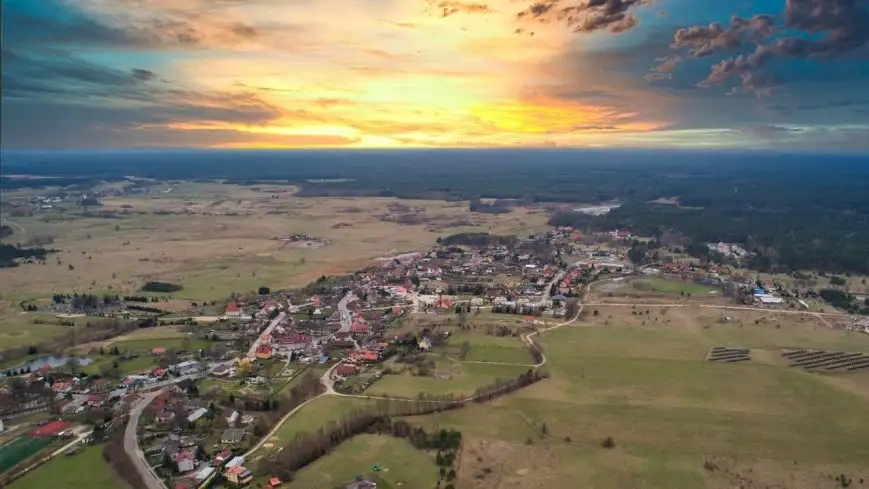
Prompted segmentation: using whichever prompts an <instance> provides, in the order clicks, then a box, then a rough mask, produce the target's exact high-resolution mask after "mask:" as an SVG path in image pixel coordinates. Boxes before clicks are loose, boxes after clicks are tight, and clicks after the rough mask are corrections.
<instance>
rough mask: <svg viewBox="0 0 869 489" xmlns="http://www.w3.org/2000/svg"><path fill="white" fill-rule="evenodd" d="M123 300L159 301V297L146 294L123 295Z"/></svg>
mask: <svg viewBox="0 0 869 489" xmlns="http://www.w3.org/2000/svg"><path fill="white" fill-rule="evenodd" d="M124 302H160V298H159V297H148V296H146V295H125V296H124Z"/></svg>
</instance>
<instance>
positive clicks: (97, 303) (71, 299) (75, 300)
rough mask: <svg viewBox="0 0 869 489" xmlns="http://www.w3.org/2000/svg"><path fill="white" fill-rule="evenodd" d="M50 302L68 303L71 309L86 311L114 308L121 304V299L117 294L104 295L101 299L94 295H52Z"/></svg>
mask: <svg viewBox="0 0 869 489" xmlns="http://www.w3.org/2000/svg"><path fill="white" fill-rule="evenodd" d="M51 301H52V302H53V303H55V304H66V303H69V304H70V305H71V306H72V308H73V309H75V310H77V311H80V310H87V309H98V308H100V307H103V306H114V305H118V304H120V302H121V297H120V296H119V295H117V294H115V295H111V294H105V295H103V296H102V297H100V296H98V295H94V294H79V293H77V292H76V293H74V294H54V295H52V296H51Z"/></svg>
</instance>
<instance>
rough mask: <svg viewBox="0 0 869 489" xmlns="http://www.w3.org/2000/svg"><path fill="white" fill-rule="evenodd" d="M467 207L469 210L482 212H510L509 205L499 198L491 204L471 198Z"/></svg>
mask: <svg viewBox="0 0 869 489" xmlns="http://www.w3.org/2000/svg"><path fill="white" fill-rule="evenodd" d="M468 209H469V210H470V211H471V212H480V213H484V214H507V213H508V212H510V209H511V206H510V205H508V204H506V203H504V202H503V201H500V200H496V201H494V202H492V203H491V204H486V203H484V202H483V201H481V200H480V199H471V201H470V203H469V204H468Z"/></svg>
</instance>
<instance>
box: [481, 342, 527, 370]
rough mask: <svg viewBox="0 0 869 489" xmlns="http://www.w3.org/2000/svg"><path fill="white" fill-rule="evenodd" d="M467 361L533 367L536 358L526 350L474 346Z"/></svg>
mask: <svg viewBox="0 0 869 489" xmlns="http://www.w3.org/2000/svg"><path fill="white" fill-rule="evenodd" d="M465 360H468V361H472V362H498V363H512V364H516V365H531V364H533V363H534V358H533V357H532V356H531V354H530V353H529V352H528V350H526V349H525V348H521V347H520V348H505V347H501V346H472V347H471V349H470V350H469V351H468V356H467V357H466V358H465Z"/></svg>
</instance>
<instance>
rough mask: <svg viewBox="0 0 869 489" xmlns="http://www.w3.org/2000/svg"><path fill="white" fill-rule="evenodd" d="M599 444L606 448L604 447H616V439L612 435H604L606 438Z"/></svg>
mask: <svg viewBox="0 0 869 489" xmlns="http://www.w3.org/2000/svg"><path fill="white" fill-rule="evenodd" d="M600 446H602V447H604V448H606V449H611V448H615V447H616V441H615V440H613V437H611V436H608V437H606V439H605V440H604V441H603V442H601V444H600Z"/></svg>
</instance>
